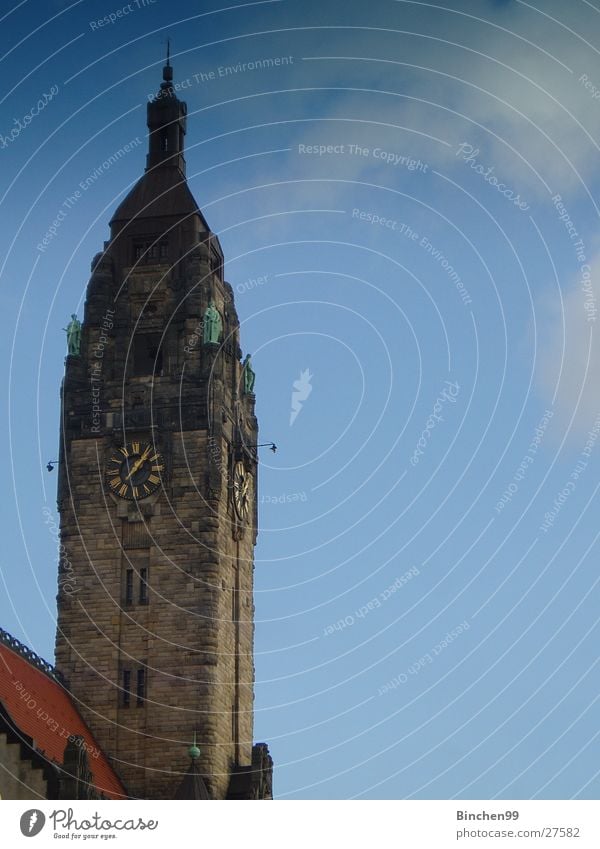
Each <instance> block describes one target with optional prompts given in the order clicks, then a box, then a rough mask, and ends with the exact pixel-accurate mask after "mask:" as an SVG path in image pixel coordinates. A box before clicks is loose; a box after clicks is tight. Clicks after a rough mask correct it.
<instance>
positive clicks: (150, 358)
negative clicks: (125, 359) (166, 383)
mask: <svg viewBox="0 0 600 849" xmlns="http://www.w3.org/2000/svg"><path fill="white" fill-rule="evenodd" d="M160 341H161V337H160V333H140V334H138V335H137V336H136V337H135V338H134V341H133V373H134V376H136V377H143V376H145V375H151V374H155V375H159V376H160V375H161V374H162V368H163V355H162V349H161V347H160Z"/></svg>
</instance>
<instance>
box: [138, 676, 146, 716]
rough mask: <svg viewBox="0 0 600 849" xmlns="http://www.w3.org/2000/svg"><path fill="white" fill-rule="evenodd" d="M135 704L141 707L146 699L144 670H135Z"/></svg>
mask: <svg viewBox="0 0 600 849" xmlns="http://www.w3.org/2000/svg"><path fill="white" fill-rule="evenodd" d="M136 696H137V706H138V707H141V706H142V705H143V704H144V701H145V700H146V670H145V669H138V671H137V692H136Z"/></svg>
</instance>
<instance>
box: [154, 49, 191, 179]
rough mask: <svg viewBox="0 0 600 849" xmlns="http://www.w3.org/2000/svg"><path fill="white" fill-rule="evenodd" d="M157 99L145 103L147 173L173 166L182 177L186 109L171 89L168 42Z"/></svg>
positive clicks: (171, 78)
mask: <svg viewBox="0 0 600 849" xmlns="http://www.w3.org/2000/svg"><path fill="white" fill-rule="evenodd" d="M162 75H163V79H162V82H161V84H160V89H159V91H158V93H157V95H156V97H155V98H154V99H153V100H151V101H150V102H149V103H148V107H147V110H148V129H149V130H150V143H149V149H148V156H147V159H146V171H149V170H150V169H152V168H157V167H158V166H160V165H168V166H175V167H177V168H179V170H180V171H181V173H182V174H185V159H184V155H183V147H184V137H185V130H186V115H187V106H186V104H185V103H184V102H183V101H181V100H179V98H178V97H177V94H176V92H175V87H174V86H173V66H172V65H171V40H170V39H169V40H168V42H167V61H166V64H165V65H164V66H163V74H162Z"/></svg>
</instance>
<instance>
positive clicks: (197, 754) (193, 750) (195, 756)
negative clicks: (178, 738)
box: [188, 731, 200, 761]
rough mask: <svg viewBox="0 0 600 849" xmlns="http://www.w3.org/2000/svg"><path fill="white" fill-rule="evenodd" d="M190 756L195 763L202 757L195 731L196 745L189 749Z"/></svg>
mask: <svg viewBox="0 0 600 849" xmlns="http://www.w3.org/2000/svg"><path fill="white" fill-rule="evenodd" d="M188 754H189V756H190V758H191V759H192V760H193V761H195V760H197V759H198V758H199V757H200V749H199V748H198V746H197V745H196V732H195V731H194V744H193V746H190V748H189V749H188Z"/></svg>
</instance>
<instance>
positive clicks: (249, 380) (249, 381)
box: [242, 354, 256, 395]
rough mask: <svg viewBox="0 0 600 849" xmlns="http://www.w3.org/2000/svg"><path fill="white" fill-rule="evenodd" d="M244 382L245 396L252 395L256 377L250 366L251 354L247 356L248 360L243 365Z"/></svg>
mask: <svg viewBox="0 0 600 849" xmlns="http://www.w3.org/2000/svg"><path fill="white" fill-rule="evenodd" d="M242 380H243V384H244V395H252V393H253V392H254V381H255V380H256V375H255V374H254V372H253V370H252V366H251V365H250V354H246V359H245V360H244V362H243V363H242Z"/></svg>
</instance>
